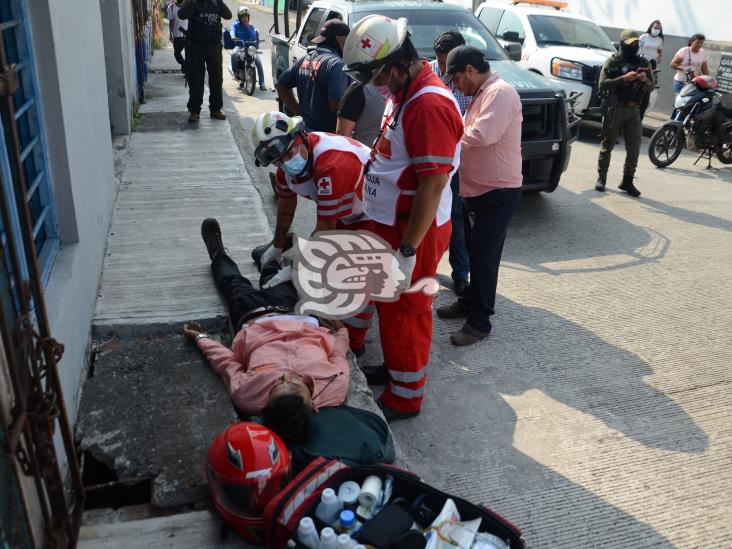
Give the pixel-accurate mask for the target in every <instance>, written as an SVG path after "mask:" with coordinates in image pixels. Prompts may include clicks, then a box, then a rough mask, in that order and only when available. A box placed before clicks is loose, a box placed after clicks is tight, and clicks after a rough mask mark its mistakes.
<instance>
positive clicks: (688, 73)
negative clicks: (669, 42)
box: [671, 34, 709, 93]
mask: <svg viewBox="0 0 732 549" xmlns="http://www.w3.org/2000/svg"><path fill="white" fill-rule="evenodd" d="M704 40H705V38H704V35H703V34H695V35H693V36H692V37H691V38H689V45H688V46H686V47H685V48H681V49H680V50H679V51H677V52H676V55H674V58H673V59H672V60H671V68H672V69H674V70H675V71H676V74H675V75H674V93H679V92H680V91H681V88H683V87H684V84H686V82H687V80H691V78H694V77H695V76H701V75H703V74H709V68H708V67H707V63H708V62H709V54H708V53H707V52H706V51H704V50H703V49H702V46H703V45H704ZM687 77H688V78H687Z"/></svg>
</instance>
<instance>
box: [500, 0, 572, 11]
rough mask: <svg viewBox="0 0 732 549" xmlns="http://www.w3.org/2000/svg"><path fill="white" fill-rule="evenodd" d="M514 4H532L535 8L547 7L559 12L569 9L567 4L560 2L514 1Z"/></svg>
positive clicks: (546, 0) (555, 0)
mask: <svg viewBox="0 0 732 549" xmlns="http://www.w3.org/2000/svg"><path fill="white" fill-rule="evenodd" d="M513 3H514V4H531V5H534V6H547V7H550V8H554V9H557V10H566V9H567V8H568V7H569V3H567V2H559V1H558V0H513Z"/></svg>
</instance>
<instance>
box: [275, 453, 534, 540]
mask: <svg viewBox="0 0 732 549" xmlns="http://www.w3.org/2000/svg"><path fill="white" fill-rule="evenodd" d="M347 482H353V483H356V484H358V485H359V486H360V487H361V490H360V492H359V503H361V505H360V506H359V507H358V508H357V509H356V517H355V527H354V528H353V530H352V531H350V537H351V538H352V542H351V543H352V545H354V548H353V549H356V547H355V546H356V545H362V546H366V547H373V548H375V549H382V548H383V549H390V548H392V547H399V548H400V549H424V548H429V549H452V548H456V549H525V544H524V540H523V538H522V536H521V531H520V530H519V529H518V528H516V527H515V526H513V525H512V524H511V523H510V522H508V521H507V520H505V519H503V518H502V517H501V516H499V515H497V514H496V513H494V512H493V511H491V510H490V509H487V508H486V507H482V506H479V505H476V504H474V503H471V502H470V501H467V500H465V499H462V498H459V497H456V496H453V495H451V494H447V493H445V492H443V491H441V490H438V489H437V488H434V487H432V486H430V485H429V484H426V483H424V482H422V481H421V480H420V479H419V477H417V476H416V475H414V474H412V473H409V472H408V471H404V470H400V469H398V468H396V467H393V466H390V465H385V464H371V465H355V466H349V465H346V464H344V463H342V462H340V461H338V460H335V459H330V460H329V459H325V458H319V459H317V460H315V461H313V462H312V463H311V464H310V465H309V466H308V467H307V468H306V469H305V470H303V471H302V472H301V473H300V474H299V475H298V476H297V477H295V478H294V479H293V480H292V481H291V482H290V483H289V484H288V485H287V486H286V487H285V488H284V489H283V490H282V491H281V492H280V493H279V494H278V495H277V496H276V497H275V498H274V499H273V500H272V501H270V503H269V504H268V505H267V508H266V510H265V527H264V531H265V535H266V537H267V545H268V546H269V547H277V548H281V547H283V546H284V545H285V543H286V541H287V539H288V538H290V537H294V536H293V532H294V530H296V529H297V527H298V521H299V520H300V518H301V517H313V522H314V526H315V528H316V530H317V529H321V530H322V529H324V528H327V527H333V528H334V529H336V530H337V531H341V530H343V527H344V524H345V525H346V527H348V525H349V524H350V520H351V515H352V510H350V509H341V511H342V512H341V513H339V514H338V518H337V520H336V521H334V523H331V524H327V523H326V522H325V521H323V520H321V518H320V516H319V514H318V513H316V508H318V507H320V504H321V503H322V502H323V501H322V500H323V493H324V492H326V490H328V489H330V491H333V495H335V492H334V490H338V492H340V491H341V486H343V485H344V484H345V483H347ZM364 487H366V488H367V489H366V490H364ZM377 488H378V490H377ZM344 490H346V489H344ZM346 491H347V490H346ZM364 493H366V494H368V496H367V498H366V499H365V501H366V503H371V505H370V506H368V507H366V506H364V505H363V503H362V502H361V498H360V496H361V495H362V494H364ZM328 494H329V495H327V496H326V497H325V500H329V499H331V496H330V492H329V493H328ZM335 497H336V499H338V497H337V495H336V496H335ZM338 502H339V504H341V505H342V503H343V502H342V501H341V500H340V499H338ZM321 515H322V516H325V515H327V513H326V514H321ZM325 518H328V516H325ZM359 521H362V524H358V523H359ZM344 535H346V536H347V535H348V534H341V536H336V540H335V541H336V549H349V548H348V547H347V545H346V543H347V541H348V540H347V537H346V538H344V537H342V536H344ZM321 536H322V532H321ZM326 537H327V536H326ZM297 539H300V537H299V536H298V537H297ZM298 547H301V548H303V547H308V548H310V547H311V546H310V545H306V544H303V543H302V542H301V544H300V545H298ZM359 549H360V548H359Z"/></svg>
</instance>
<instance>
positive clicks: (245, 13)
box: [236, 6, 249, 19]
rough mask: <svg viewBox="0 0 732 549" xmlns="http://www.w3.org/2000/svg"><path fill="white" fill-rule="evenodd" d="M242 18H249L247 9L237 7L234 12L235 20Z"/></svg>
mask: <svg viewBox="0 0 732 549" xmlns="http://www.w3.org/2000/svg"><path fill="white" fill-rule="evenodd" d="M242 17H249V9H248V8H246V7H245V6H239V9H238V10H237V12H236V18H237V19H241V18H242Z"/></svg>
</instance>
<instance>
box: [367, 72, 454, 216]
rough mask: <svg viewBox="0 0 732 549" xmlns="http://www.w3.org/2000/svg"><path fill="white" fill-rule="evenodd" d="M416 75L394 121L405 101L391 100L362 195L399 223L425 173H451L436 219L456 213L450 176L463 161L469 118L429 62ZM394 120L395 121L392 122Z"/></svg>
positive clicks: (372, 211)
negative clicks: (465, 120)
mask: <svg viewBox="0 0 732 549" xmlns="http://www.w3.org/2000/svg"><path fill="white" fill-rule="evenodd" d="M423 64H424V66H423V68H422V70H421V71H420V72H419V74H418V75H417V76H416V77H415V79H414V81H413V82H412V84H411V85H410V86H409V90H408V91H407V95H406V97H407V98H406V103H405V104H404V106H403V107H402V109H401V113H400V114H399V119H398V120H397V121H396V124H394V120H393V117H394V116H395V115H396V114H397V111H398V109H399V103H398V102H396V101H394V99H393V98H392V99H390V100H389V101H388V102H387V103H386V108H385V110H384V118H383V120H382V127H383V128H385V131H384V132H383V134H382V136H381V137H380V138H379V140H378V141H377V142H376V144H375V148H374V150H373V152H372V156H371V164H370V166H369V170H368V173H367V174H366V177H365V178H364V183H363V188H362V193H363V194H362V197H363V203H364V211H365V212H366V215H367V216H368V217H369V218H370V219H373V220H374V221H377V222H379V223H382V224H384V225H390V226H392V225H395V224H396V221H397V217H400V216H403V215H404V216H406V215H408V214H409V212H410V211H411V208H412V202H413V201H414V196H415V195H416V194H417V187H418V186H419V180H418V178H419V177H424V176H429V175H437V174H443V173H446V174H448V185H445V188H444V189H443V191H442V196H441V197H440V204H439V206H438V208H437V214H436V218H435V223H436V225H437V226H440V225H444V224H445V223H447V221H449V219H450V210H451V208H452V192H451V191H450V185H449V181H450V178H452V176H453V174H454V173H455V171H456V170H457V168H458V166H459V165H460V138H461V137H462V135H463V121H462V116H461V115H460V107H459V106H458V104H457V101H455V97H454V96H453V94H452V92H451V91H450V90H449V89H448V88H447V87H445V85H444V84H443V83H442V82H441V81H440V79H439V78H438V77H437V76H436V75H435V74H434V73H433V72H432V70H431V69H430V68H429V65H427V63H423ZM392 126H394V127H392Z"/></svg>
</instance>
